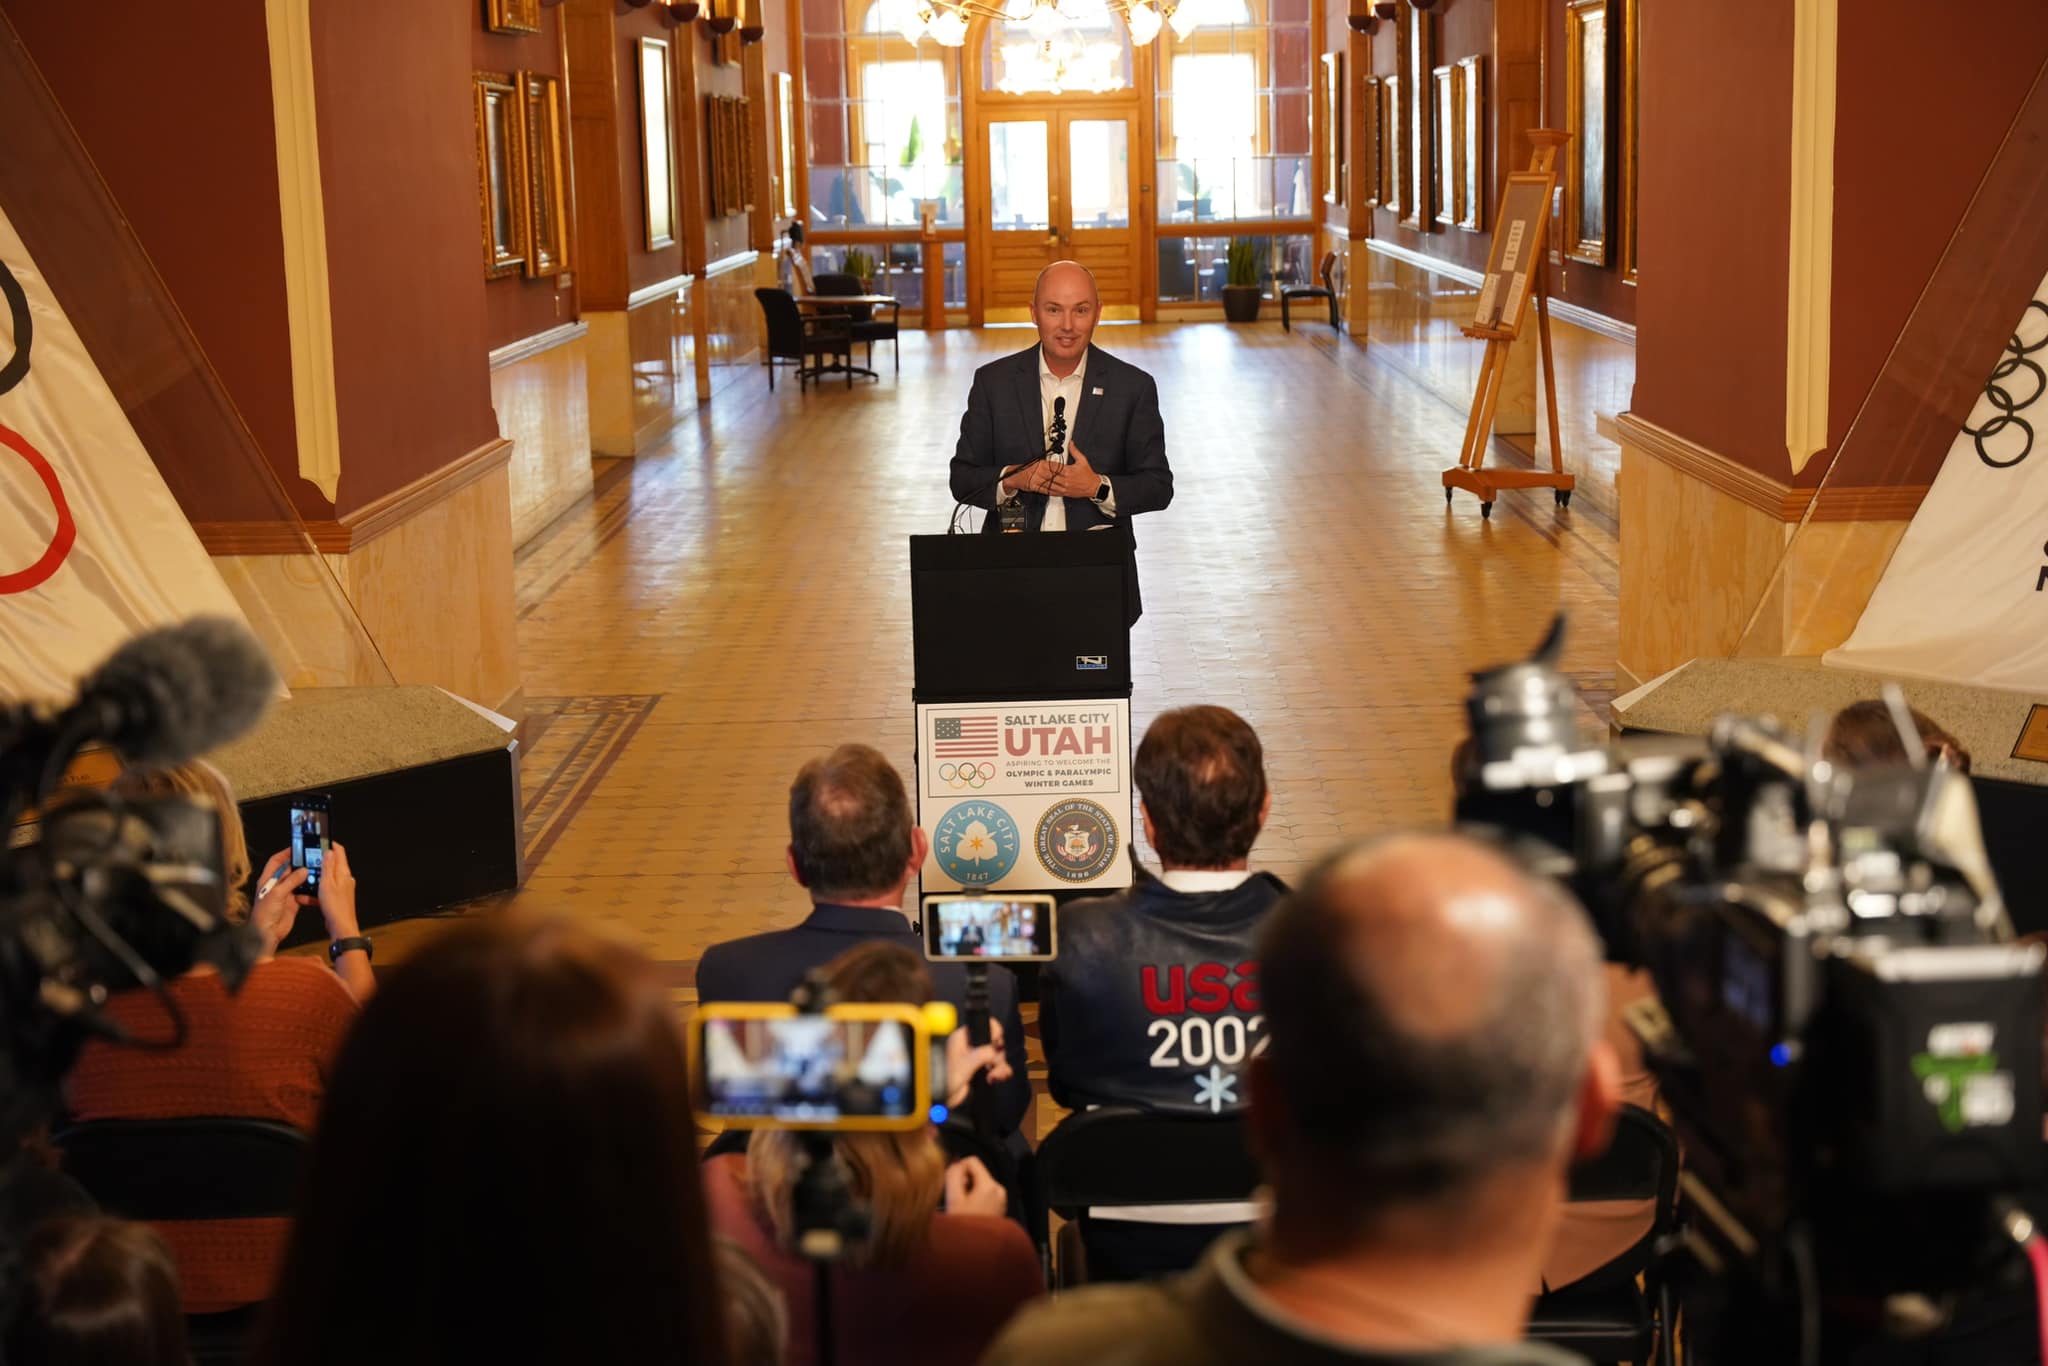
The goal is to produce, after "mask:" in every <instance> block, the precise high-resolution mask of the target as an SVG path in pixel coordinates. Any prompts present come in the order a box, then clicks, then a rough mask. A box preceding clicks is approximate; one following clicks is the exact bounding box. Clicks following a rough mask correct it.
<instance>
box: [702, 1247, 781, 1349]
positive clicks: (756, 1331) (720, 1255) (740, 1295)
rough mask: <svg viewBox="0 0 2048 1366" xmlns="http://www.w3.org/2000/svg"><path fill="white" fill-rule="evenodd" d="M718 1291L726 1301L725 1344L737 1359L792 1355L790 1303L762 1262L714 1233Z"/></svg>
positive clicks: (713, 1252)
mask: <svg viewBox="0 0 2048 1366" xmlns="http://www.w3.org/2000/svg"><path fill="white" fill-rule="evenodd" d="M711 1255H712V1257H713V1258H714V1259H715V1260H716V1261H717V1262H718V1294H719V1299H720V1300H721V1301H722V1302H723V1303H724V1305H725V1345H726V1352H727V1357H728V1359H729V1360H731V1361H734V1362H753V1361H772V1362H782V1361H786V1360H787V1359H788V1357H789V1306H788V1304H787V1302H786V1301H784V1299H783V1298H782V1292H781V1291H780V1290H778V1289H776V1288H775V1287H774V1286H773V1285H771V1284H769V1281H768V1276H767V1273H765V1272H763V1271H762V1270H761V1264H760V1263H759V1262H756V1261H755V1260H754V1259H753V1258H752V1257H751V1256H749V1255H748V1254H747V1250H746V1249H745V1248H743V1247H741V1246H740V1245H739V1244H738V1243H736V1242H734V1241H733V1240H732V1239H730V1238H725V1237H714V1238H713V1239H712V1240H711Z"/></svg>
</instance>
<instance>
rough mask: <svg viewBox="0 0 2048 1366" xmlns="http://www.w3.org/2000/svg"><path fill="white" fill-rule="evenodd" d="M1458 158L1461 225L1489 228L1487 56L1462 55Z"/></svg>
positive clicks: (1480, 229)
mask: <svg viewBox="0 0 2048 1366" xmlns="http://www.w3.org/2000/svg"><path fill="white" fill-rule="evenodd" d="M1458 101H1459V107H1458V134H1457V137H1458V147H1459V152H1458V162H1459V165H1460V166H1461V167H1462V168H1463V170H1464V178H1463V182H1462V188H1461V191H1460V197H1459V200H1458V226H1459V227H1461V228H1463V229H1464V230H1465V231H1467V232H1485V231H1486V182H1487V179H1488V177H1487V174H1486V170H1487V167H1486V58H1485V57H1483V56H1480V57H1461V58H1459V59H1458Z"/></svg>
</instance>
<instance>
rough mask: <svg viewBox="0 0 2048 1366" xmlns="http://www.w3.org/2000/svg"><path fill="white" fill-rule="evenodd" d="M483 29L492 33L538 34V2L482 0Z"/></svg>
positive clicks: (529, 0)
mask: <svg viewBox="0 0 2048 1366" xmlns="http://www.w3.org/2000/svg"><path fill="white" fill-rule="evenodd" d="M484 27H485V28H486V29H489V30H490V31H491V32H492V33H539V32H540V0H484Z"/></svg>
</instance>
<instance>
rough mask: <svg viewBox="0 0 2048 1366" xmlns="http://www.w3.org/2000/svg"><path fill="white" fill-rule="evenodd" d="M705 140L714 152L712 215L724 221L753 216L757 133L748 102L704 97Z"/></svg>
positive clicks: (722, 96) (718, 97)
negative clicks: (752, 122) (730, 216)
mask: <svg viewBox="0 0 2048 1366" xmlns="http://www.w3.org/2000/svg"><path fill="white" fill-rule="evenodd" d="M704 123H705V128H706V133H705V136H706V138H707V139H708V141H709V143H710V152H711V213H712V216H713V217H715V218H724V217H727V216H729V215H732V214H736V213H751V212H752V211H753V208H754V193H753V174H752V170H753V164H754V156H753V141H754V140H753V131H752V124H751V122H750V120H749V119H748V117H747V101H746V100H745V99H744V98H741V99H734V98H732V97H730V96H726V95H706V96H705V97H704Z"/></svg>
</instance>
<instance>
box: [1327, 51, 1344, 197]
mask: <svg viewBox="0 0 2048 1366" xmlns="http://www.w3.org/2000/svg"><path fill="white" fill-rule="evenodd" d="M1323 202H1324V203H1325V204H1342V203H1343V202H1344V54H1343V53H1341V52H1325V53H1324V54H1323Z"/></svg>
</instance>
